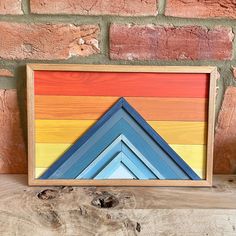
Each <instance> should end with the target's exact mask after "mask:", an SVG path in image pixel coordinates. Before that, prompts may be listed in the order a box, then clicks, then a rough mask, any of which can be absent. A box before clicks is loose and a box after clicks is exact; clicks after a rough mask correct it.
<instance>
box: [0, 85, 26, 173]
mask: <svg viewBox="0 0 236 236" xmlns="http://www.w3.org/2000/svg"><path fill="white" fill-rule="evenodd" d="M0 130H1V132H0V173H15V174H19V173H26V172H27V160H26V150H25V144H24V140H23V135H22V129H21V125H20V115H19V109H18V105H17V92H16V90H15V89H12V90H0Z"/></svg>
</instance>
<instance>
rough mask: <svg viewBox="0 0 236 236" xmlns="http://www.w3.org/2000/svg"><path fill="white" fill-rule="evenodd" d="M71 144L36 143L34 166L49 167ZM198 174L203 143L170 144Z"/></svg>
mask: <svg viewBox="0 0 236 236" xmlns="http://www.w3.org/2000/svg"><path fill="white" fill-rule="evenodd" d="M71 145H72V144H69V143H60V144H59V143H37V144H36V168H48V167H50V166H51V165H52V164H53V163H54V162H55V161H56V160H57V159H58V158H59V157H60V156H61V155H62V154H63V153H64V152H65V151H66V150H67V149H68V148H69V147H70V146H71ZM170 146H171V148H173V149H174V150H175V151H176V152H177V153H178V154H179V155H180V156H181V157H182V158H183V159H184V161H185V162H186V163H187V164H188V165H189V166H190V167H191V168H192V169H193V170H194V171H196V172H197V173H198V174H199V176H200V177H201V176H203V177H204V173H205V167H206V166H205V165H206V146H205V145H170Z"/></svg>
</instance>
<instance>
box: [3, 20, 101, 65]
mask: <svg viewBox="0 0 236 236" xmlns="http://www.w3.org/2000/svg"><path fill="white" fill-rule="evenodd" d="M0 29H1V34H0V45H4V47H0V58H2V59H10V60H16V59H17V60H19V59H38V60H53V59H68V58H70V57H72V56H88V55H91V54H95V53H99V48H98V36H99V32H100V29H99V27H98V26H97V25H82V26H75V25H72V24H21V23H6V22H0Z"/></svg>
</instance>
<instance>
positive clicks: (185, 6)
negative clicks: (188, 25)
mask: <svg viewBox="0 0 236 236" xmlns="http://www.w3.org/2000/svg"><path fill="white" fill-rule="evenodd" d="M165 15H166V16H176V17H189V18H215V17H216V18H233V19H235V18H236V4H235V1H234V0H207V1H206V0H205V1H199V0H167V4H166V10H165Z"/></svg>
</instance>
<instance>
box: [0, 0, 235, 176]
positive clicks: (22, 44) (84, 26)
mask: <svg viewBox="0 0 236 236" xmlns="http://www.w3.org/2000/svg"><path fill="white" fill-rule="evenodd" d="M235 23H236V5H235V1H234V0H227V1H226V0H222V1H216V0H209V1H199V0H159V1H158V2H157V1H156V0H110V1H107V0H86V1H81V0H70V1H69V0H55V1H54V0H1V2H0V58H1V61H0V130H1V132H0V172H2V173H22V172H26V151H25V150H26V148H25V145H24V143H25V142H24V141H23V140H26V112H25V110H26V108H25V77H26V75H25V64H26V63H28V62H43V63H45V62H50V63H96V64H100V63H103V64H142V65H146V64H149V65H213V66H217V67H218V68H219V73H220V80H219V90H218V97H217V112H218V111H219V119H218V122H217V124H216V142H215V143H216V151H215V157H214V158H215V172H216V173H236V154H235V153H236V149H235V147H236V88H234V86H235V85H236V81H235V77H236V69H235V67H236V59H235V55H234V54H235V53H234V51H235V48H236V45H235V42H234V32H235V30H236V24H235ZM224 94H225V96H224ZM221 104H222V105H221ZM22 137H23V138H22ZM13 160H14V161H13Z"/></svg>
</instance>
